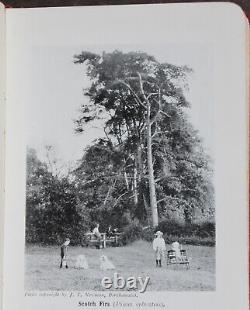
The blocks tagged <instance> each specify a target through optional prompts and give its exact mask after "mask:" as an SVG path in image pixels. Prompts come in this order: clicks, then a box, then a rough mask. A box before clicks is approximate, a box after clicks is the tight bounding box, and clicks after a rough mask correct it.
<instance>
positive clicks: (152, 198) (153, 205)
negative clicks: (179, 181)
mask: <svg viewBox="0 0 250 310" xmlns="http://www.w3.org/2000/svg"><path fill="white" fill-rule="evenodd" d="M147 161H148V174H149V195H150V207H151V212H152V225H153V227H156V226H157V225H158V210H157V199H156V190H155V179H154V167H153V156H152V133H151V122H150V104H149V102H148V103H147Z"/></svg>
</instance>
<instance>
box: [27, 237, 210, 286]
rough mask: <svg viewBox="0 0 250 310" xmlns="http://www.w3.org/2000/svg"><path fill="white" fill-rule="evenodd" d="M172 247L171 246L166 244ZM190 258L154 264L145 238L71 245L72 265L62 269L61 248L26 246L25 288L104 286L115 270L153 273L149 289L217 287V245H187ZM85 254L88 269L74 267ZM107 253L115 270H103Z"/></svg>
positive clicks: (135, 274) (122, 273) (143, 274)
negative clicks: (122, 242)
mask: <svg viewBox="0 0 250 310" xmlns="http://www.w3.org/2000/svg"><path fill="white" fill-rule="evenodd" d="M167 247H168V248H170V247H169V246H167ZM184 248H185V249H186V250H187V254H188V257H189V258H190V268H189V269H188V270H187V269H186V268H185V267H184V266H170V267H169V266H168V267H167V266H166V262H163V266H162V268H156V267H155V260H154V253H153V251H152V245H151V244H150V243H148V242H146V241H137V242H134V243H133V244H130V245H128V246H124V247H118V248H112V247H111V248H106V249H101V250H97V249H93V248H84V247H75V246H74V247H73V246H70V247H69V251H68V264H69V269H60V268H59V263H60V248H59V247H55V246H53V247H43V246H27V248H26V253H25V289H26V290H78V291H84V290H104V288H103V287H102V286H101V280H102V278H103V277H105V276H108V277H110V278H113V274H114V272H117V273H118V274H119V275H120V276H123V277H124V278H128V277H130V276H133V277H139V276H141V277H142V278H145V277H146V276H149V277H150V282H149V285H148V287H147V290H151V291H160V290H161V291H163V290H167V291H183V290H186V291H190V290H192V291H207V290H214V289H215V248H214V247H206V246H192V245H187V246H185V247H184ZM80 254H84V255H85V256H86V257H87V260H88V263H89V269H88V270H82V269H81V270H78V269H75V268H74V262H75V258H76V256H77V255H80ZM102 254H105V255H107V256H108V258H109V259H110V260H111V261H112V262H113V263H114V265H115V267H116V270H110V271H101V270H100V267H99V257H100V256H101V255H102Z"/></svg>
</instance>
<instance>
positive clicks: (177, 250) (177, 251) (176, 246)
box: [171, 241, 181, 260]
mask: <svg viewBox="0 0 250 310" xmlns="http://www.w3.org/2000/svg"><path fill="white" fill-rule="evenodd" d="M171 248H172V250H173V251H175V257H176V259H177V260H181V245H180V243H179V242H177V241H175V242H173V243H172V245H171Z"/></svg>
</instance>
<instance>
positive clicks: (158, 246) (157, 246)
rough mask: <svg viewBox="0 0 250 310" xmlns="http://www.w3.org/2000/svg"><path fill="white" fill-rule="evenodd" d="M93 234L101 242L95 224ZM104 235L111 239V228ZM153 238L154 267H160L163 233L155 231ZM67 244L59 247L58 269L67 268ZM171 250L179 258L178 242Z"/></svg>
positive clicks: (97, 227)
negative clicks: (59, 260) (59, 261)
mask: <svg viewBox="0 0 250 310" xmlns="http://www.w3.org/2000/svg"><path fill="white" fill-rule="evenodd" d="M93 234H94V235H95V236H96V238H97V239H98V240H99V241H100V242H101V234H100V232H99V224H97V225H96V226H95V228H94V229H93ZM106 234H107V236H108V237H111V236H112V235H113V234H114V232H113V231H112V227H111V226H109V227H108V230H107V232H106ZM155 236H156V237H155V239H154V241H153V250H154V253H155V260H156V267H162V260H163V259H164V257H165V252H166V243H165V240H164V238H163V233H162V232H161V231H157V232H156V233H155ZM69 244H70V239H69V238H66V239H65V242H64V243H63V244H62V245H61V263H60V268H62V267H63V266H65V268H68V265H67V260H66V257H67V251H68V246H69ZM172 250H174V251H175V256H176V258H177V259H178V258H180V257H181V253H180V250H181V248H180V244H179V242H177V241H175V242H173V243H172Z"/></svg>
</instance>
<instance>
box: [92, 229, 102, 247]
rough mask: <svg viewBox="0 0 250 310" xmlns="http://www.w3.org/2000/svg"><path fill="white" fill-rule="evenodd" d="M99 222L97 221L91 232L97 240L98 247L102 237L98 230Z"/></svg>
mask: <svg viewBox="0 0 250 310" xmlns="http://www.w3.org/2000/svg"><path fill="white" fill-rule="evenodd" d="M99 226H100V225H99V224H98V223H97V224H96V226H95V228H94V229H93V234H94V236H95V237H96V239H97V241H98V248H99V249H100V248H101V239H102V236H101V234H100V232H99Z"/></svg>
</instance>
